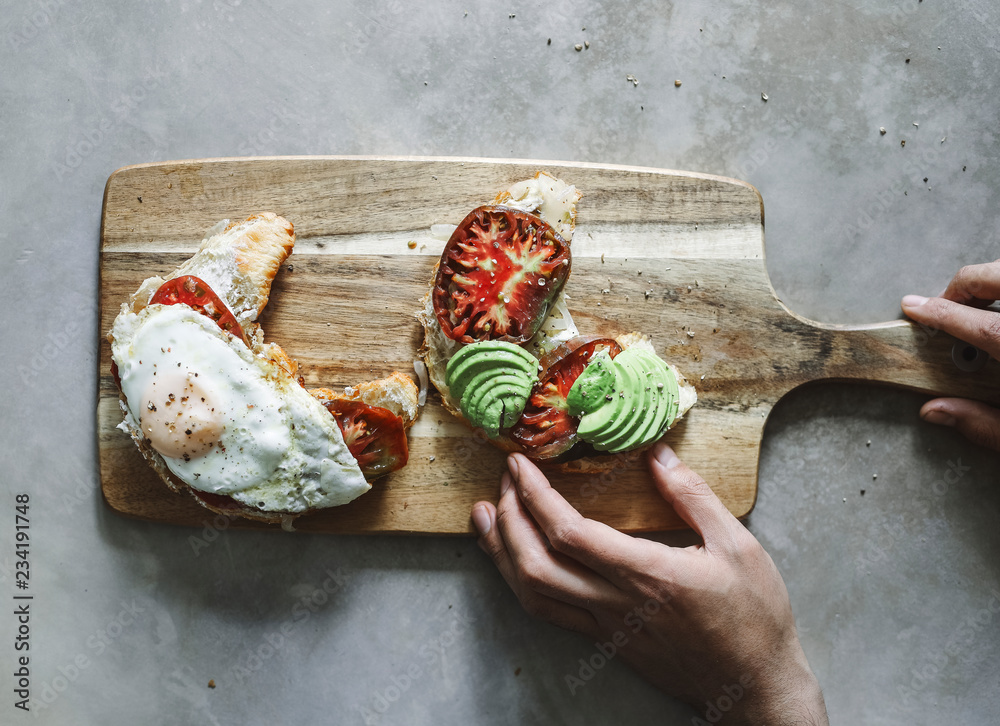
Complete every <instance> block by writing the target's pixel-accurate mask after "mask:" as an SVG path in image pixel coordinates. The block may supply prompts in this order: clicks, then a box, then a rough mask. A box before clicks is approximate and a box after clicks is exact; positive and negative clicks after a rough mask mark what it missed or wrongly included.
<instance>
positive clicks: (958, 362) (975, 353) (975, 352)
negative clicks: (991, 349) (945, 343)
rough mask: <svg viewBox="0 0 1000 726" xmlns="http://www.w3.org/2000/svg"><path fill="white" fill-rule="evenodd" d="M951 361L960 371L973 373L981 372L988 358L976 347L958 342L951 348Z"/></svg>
mask: <svg viewBox="0 0 1000 726" xmlns="http://www.w3.org/2000/svg"><path fill="white" fill-rule="evenodd" d="M951 359H952V361H954V363H955V366H956V367H957V368H958V369H959V370H960V371H965V372H966V373H975V372H977V371H981V370H982V369H983V368H984V367H985V366H986V362H987V361H988V360H989V359H990V357H989V355H988V354H987V353H986V352H985V351H983V350H980V349H979V348H977V347H976V346H974V345H970V344H969V343H966V342H964V341H961V340H959V341H956V342H955V345H954V346H952V349H951Z"/></svg>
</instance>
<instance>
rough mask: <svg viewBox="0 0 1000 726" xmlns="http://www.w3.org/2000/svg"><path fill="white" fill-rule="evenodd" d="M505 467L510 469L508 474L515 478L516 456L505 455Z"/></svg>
mask: <svg viewBox="0 0 1000 726" xmlns="http://www.w3.org/2000/svg"><path fill="white" fill-rule="evenodd" d="M507 468H508V469H510V475H511V476H512V477H514V478H515V479H517V478H518V476H517V457H516V456H514V455H513V454H511V455H510V456H508V457H507Z"/></svg>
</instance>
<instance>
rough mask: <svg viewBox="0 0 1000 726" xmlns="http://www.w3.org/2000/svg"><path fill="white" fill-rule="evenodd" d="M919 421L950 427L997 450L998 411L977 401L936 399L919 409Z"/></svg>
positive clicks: (999, 442) (999, 445) (999, 446)
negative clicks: (920, 419)
mask: <svg viewBox="0 0 1000 726" xmlns="http://www.w3.org/2000/svg"><path fill="white" fill-rule="evenodd" d="M920 418H922V419H923V420H924V421H927V422H928V423H932V424H938V425H940V426H952V427H954V428H956V429H958V430H959V432H960V433H961V434H962V435H963V436H965V437H966V438H967V439H969V440H970V441H973V442H974V443H977V444H979V445H980V446H985V447H987V448H989V449H993V450H994V451H1000V411H998V410H997V409H995V408H993V407H992V406H989V405H987V404H985V403H980V402H979V401H967V400H966V399H964V398H936V399H934V400H933V401H928V402H927V403H925V404H924V405H923V408H921V409H920Z"/></svg>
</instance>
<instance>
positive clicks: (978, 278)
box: [941, 260, 1000, 305]
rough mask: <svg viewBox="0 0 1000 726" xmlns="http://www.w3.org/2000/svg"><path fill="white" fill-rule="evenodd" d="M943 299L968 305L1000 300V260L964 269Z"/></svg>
mask: <svg viewBox="0 0 1000 726" xmlns="http://www.w3.org/2000/svg"><path fill="white" fill-rule="evenodd" d="M941 297H943V298H946V299H948V300H953V301H954V302H957V303H963V304H966V305H969V304H972V305H978V304H989V303H991V302H993V301H994V300H997V299H1000V260H997V261H996V262H987V263H985V264H982V265H968V266H966V267H963V268H962V269H961V270H959V271H958V274H956V275H955V277H953V278H952V280H951V282H950V283H948V289H947V290H945V291H944V294H943V295H941Z"/></svg>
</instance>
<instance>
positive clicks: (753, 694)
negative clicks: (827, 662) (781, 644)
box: [734, 646, 830, 726]
mask: <svg viewBox="0 0 1000 726" xmlns="http://www.w3.org/2000/svg"><path fill="white" fill-rule="evenodd" d="M797 650H798V653H796V654H795V657H793V658H792V659H791V660H790V662H789V663H788V665H787V666H786V667H784V668H774V669H771V670H768V671H767V672H766V674H764V675H761V676H760V677H759V678H758V682H757V684H756V685H757V688H753V689H752V690H751V689H748V696H750V697H749V698H747V699H746V703H745V707H744V709H743V713H742V714H741V719H740V720H739V721H734V723H742V724H747V726H758V725H760V726H764V725H765V724H766V726H829V723H830V721H829V718H828V716H827V713H826V703H825V702H824V700H823V691H822V689H821V688H820V686H819V681H818V680H817V679H816V676H815V675H814V674H813V672H812V670H811V669H810V668H809V663H808V662H807V661H806V657H805V653H803V652H802V648H801V646H799V647H798V648H797Z"/></svg>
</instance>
